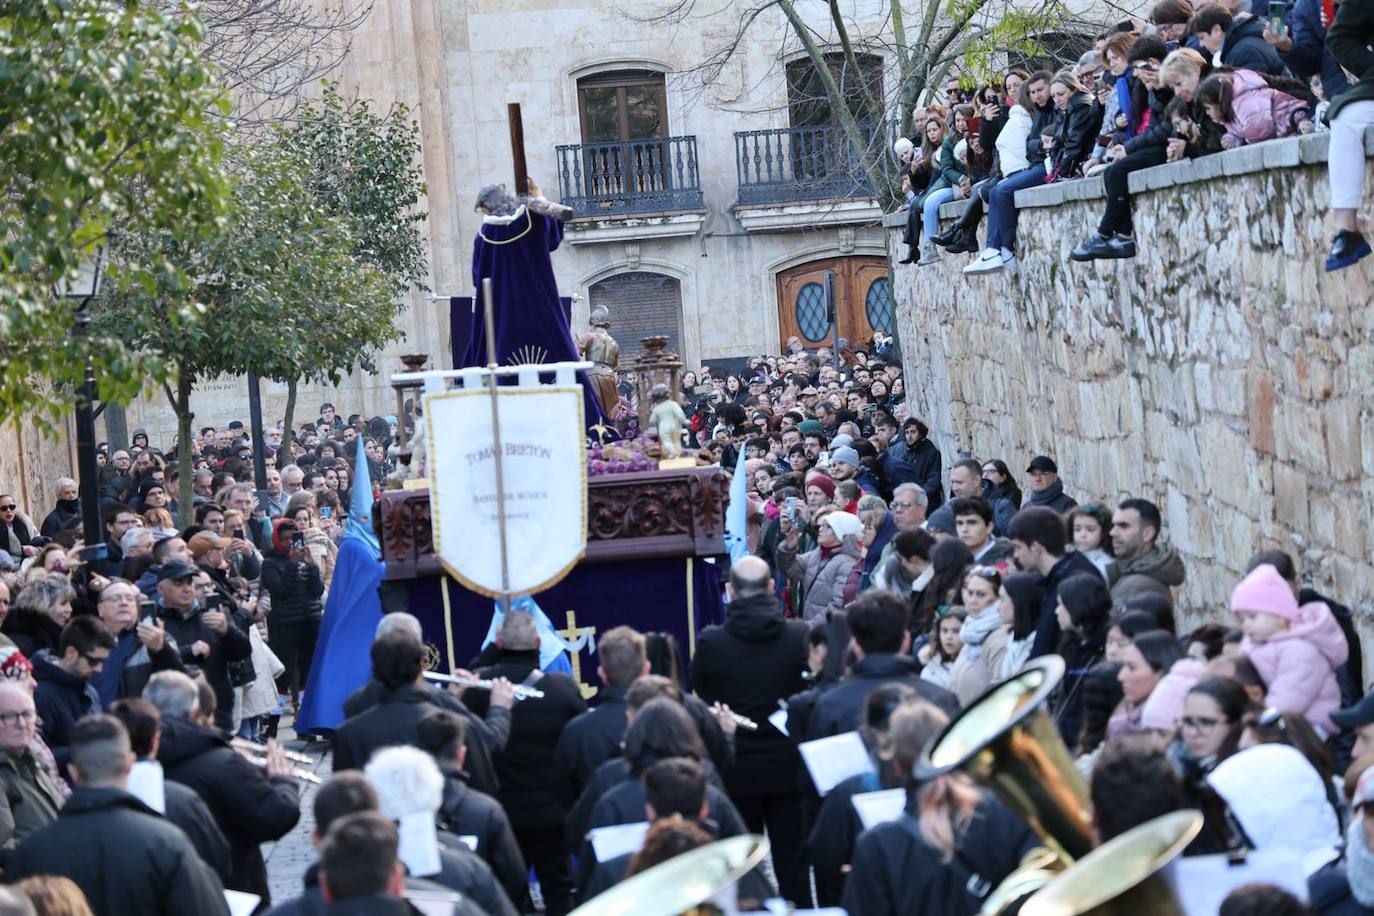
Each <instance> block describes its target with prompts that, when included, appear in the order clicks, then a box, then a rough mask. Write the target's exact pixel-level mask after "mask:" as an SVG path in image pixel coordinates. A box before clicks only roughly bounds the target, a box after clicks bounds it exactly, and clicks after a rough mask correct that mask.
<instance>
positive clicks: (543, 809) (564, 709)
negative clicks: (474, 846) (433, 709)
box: [463, 611, 587, 916]
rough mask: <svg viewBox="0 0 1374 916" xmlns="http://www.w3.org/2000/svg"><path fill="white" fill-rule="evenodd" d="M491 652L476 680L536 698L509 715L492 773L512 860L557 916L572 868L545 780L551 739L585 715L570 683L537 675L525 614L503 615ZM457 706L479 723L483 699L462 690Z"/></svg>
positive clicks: (568, 895) (557, 807)
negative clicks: (530, 869) (523, 687)
mask: <svg viewBox="0 0 1374 916" xmlns="http://www.w3.org/2000/svg"><path fill="white" fill-rule="evenodd" d="M495 645H496V649H497V652H496V656H495V664H493V665H490V666H488V667H484V668H479V669H478V672H477V673H478V676H479V677H484V678H498V677H504V678H506V679H507V680H509V681H510V682H511V683H514V684H521V683H524V684H529V685H533V686H535V687H537V689H539V690H541V691H543V693H544V695H543V696H542V697H535V698H530V699H526V700H521V701H520V702H519V703H517V704H516V705H515V707H514V708H513V709H512V710H511V732H510V741H509V742H508V743H507V745H506V747H505V749H504V750H502V751H500V752H499V753H497V754H496V773H497V776H498V777H499V778H500V780H501V794H500V796H499V797H500V799H501V805H502V807H504V808H505V809H506V813H507V814H508V815H510V821H511V826H512V827H514V828H515V838H516V839H517V840H518V841H519V842H520V852H521V853H522V854H523V855H524V857H525V861H526V862H528V863H530V865H532V866H534V871H535V874H536V875H538V877H539V886H540V888H541V889H542V890H543V893H544V907H545V911H546V912H547V913H548V914H549V916H562V914H564V913H566V912H568V910H570V909H571V908H572V888H573V884H572V866H571V864H570V863H569V862H568V854H567V852H566V851H565V850H564V849H563V824H564V819H565V814H564V811H563V806H562V805H561V804H559V801H558V798H557V796H556V795H555V794H554V788H553V779H552V778H551V775H552V772H553V761H554V753H555V751H556V750H557V747H558V736H559V734H560V733H561V732H562V731H563V728H564V726H566V725H567V724H568V722H570V721H572V719H573V718H575V717H576V716H578V715H580V714H582V713H583V712H586V710H587V704H586V702H584V701H583V699H582V692H581V690H579V689H578V686H577V682H576V681H574V680H573V679H572V678H571V677H569V676H568V675H566V674H563V673H561V672H543V671H541V670H540V668H539V631H538V630H536V629H535V624H534V617H532V616H531V615H530V614H529V613H528V612H526V611H511V612H510V613H509V614H507V615H506V619H505V620H503V621H502V622H501V628H500V630H499V631H498V633H497V636H496V643H495ZM463 702H465V703H467V704H468V707H469V708H471V709H472V711H473V712H475V713H477V714H479V715H480V714H482V713H483V712H484V711H485V709H486V705H487V702H488V695H487V691H485V690H469V691H467V693H466V694H464V696H463Z"/></svg>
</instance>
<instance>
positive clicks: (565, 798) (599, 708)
mask: <svg viewBox="0 0 1374 916" xmlns="http://www.w3.org/2000/svg"><path fill="white" fill-rule="evenodd" d="M694 664H695V662H694ZM628 689H629V688H628V687H624V686H621V685H619V684H608V685H606V686H604V687H602V688H601V691H600V692H599V693H598V694H597V699H598V700H600V702H599V703H598V704H597V705H596V706H594V707H593V708H591V709H589V710H587V711H586V712H584V713H582V715H580V716H578V717H577V718H575V719H573V720H572V721H571V722H569V723H568V724H567V725H565V726H564V727H563V733H562V734H561V735H559V736H558V748H557V749H556V750H555V751H554V763H553V772H554V780H555V783H554V792H555V793H556V795H557V796H558V801H559V803H560V804H562V805H563V807H565V808H570V807H572V805H573V803H574V802H575V801H577V798H578V796H579V795H581V794H582V790H583V789H584V788H585V787H586V785H587V781H588V780H589V779H591V778H592V774H593V773H595V772H596V768H597V767H599V766H601V764H603V763H605V762H606V761H607V760H610V759H611V758H612V757H619V756H620V742H621V741H623V740H624V739H625V728H626V724H627V719H626V715H625V712H626V709H627V707H626V705H625V692H626V691H627V690H628Z"/></svg>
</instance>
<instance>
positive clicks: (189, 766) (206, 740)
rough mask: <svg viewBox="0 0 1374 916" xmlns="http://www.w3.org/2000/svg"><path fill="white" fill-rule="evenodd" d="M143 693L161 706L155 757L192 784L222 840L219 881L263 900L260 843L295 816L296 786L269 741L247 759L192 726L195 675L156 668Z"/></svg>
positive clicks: (219, 737) (267, 897)
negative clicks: (261, 763)
mask: <svg viewBox="0 0 1374 916" xmlns="http://www.w3.org/2000/svg"><path fill="white" fill-rule="evenodd" d="M143 698H144V699H146V700H147V701H148V702H150V703H152V704H153V705H154V706H156V707H157V708H158V711H159V712H161V713H162V738H161V741H160V742H159V744H158V751H157V759H158V762H159V763H161V764H162V769H163V772H164V773H166V776H167V778H168V779H170V780H173V781H175V782H179V783H181V784H182V785H185V786H188V787H190V788H191V789H194V790H195V791H196V793H197V794H199V795H200V797H201V798H202V799H204V801H205V804H206V805H208V806H209V808H210V813H211V814H213V815H214V816H215V823H217V824H218V825H219V828H220V830H221V831H222V832H223V833H224V837H225V839H227V840H228V841H229V849H230V879H229V880H228V881H227V882H225V885H226V886H227V887H229V888H232V889H233V890H236V891H246V892H247V893H250V894H257V895H258V896H259V897H261V898H262V899H263V902H264V903H267V904H270V903H271V890H270V889H269V887H268V884H267V867H266V865H265V864H264V862H263V858H262V850H261V848H260V844H262V843H268V842H272V841H274V840H279V839H281V838H282V837H283V836H285V835H286V834H287V833H288V832H289V831H290V830H291V828H292V827H295V826H296V822H297V821H299V820H300V816H301V812H300V788H299V786H298V785H297V784H296V779H295V777H294V776H292V775H291V773H292V770H291V766H290V764H288V763H287V762H286V758H285V757H284V756H282V753H281V749H280V748H278V747H277V746H276V745H275V744H269V745H268V751H267V765H266V766H265V767H258V766H254V765H253V764H252V763H251V762H249V760H248V758H246V757H244V756H243V755H242V754H240V753H239V752H238V751H235V750H234V749H233V748H232V747H231V746H230V744H229V738H228V737H227V736H226V735H225V733H224V732H223V731H221V730H219V729H217V728H210V727H208V726H205V725H199V724H197V723H196V721H195V717H196V716H198V715H199V714H200V704H199V701H198V690H197V689H196V683H195V681H193V680H191V679H190V678H189V677H187V676H186V675H185V674H183V673H182V672H180V671H159V672H158V673H157V674H154V675H153V677H152V679H151V680H150V681H149V682H148V689H147V690H145V691H144V692H143Z"/></svg>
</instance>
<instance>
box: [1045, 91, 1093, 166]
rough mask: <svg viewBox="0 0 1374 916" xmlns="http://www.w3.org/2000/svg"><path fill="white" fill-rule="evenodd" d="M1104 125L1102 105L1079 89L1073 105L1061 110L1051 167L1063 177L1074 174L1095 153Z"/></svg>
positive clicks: (1070, 100) (1052, 151)
mask: <svg viewBox="0 0 1374 916" xmlns="http://www.w3.org/2000/svg"><path fill="white" fill-rule="evenodd" d="M1101 127H1102V109H1101V108H1099V107H1097V105H1096V104H1095V102H1094V100H1093V98H1092V96H1090V95H1088V94H1087V93H1086V92H1078V93H1075V94H1074V95H1073V96H1072V97H1071V98H1070V99H1069V107H1068V108H1067V109H1065V110H1064V111H1063V112H1061V117H1060V119H1059V126H1058V129H1057V130H1056V131H1055V135H1054V149H1053V150H1051V151H1050V152H1051V155H1050V170H1051V171H1053V172H1056V173H1057V174H1058V175H1059V177H1060V178H1072V177H1074V176H1075V175H1077V173H1078V170H1079V168H1080V167H1081V166H1082V165H1083V163H1084V162H1086V161H1087V159H1088V156H1090V155H1092V151H1093V147H1094V145H1095V143H1096V141H1097V134H1098V130H1099V129H1100V128H1101Z"/></svg>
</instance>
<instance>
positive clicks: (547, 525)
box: [424, 385, 587, 597]
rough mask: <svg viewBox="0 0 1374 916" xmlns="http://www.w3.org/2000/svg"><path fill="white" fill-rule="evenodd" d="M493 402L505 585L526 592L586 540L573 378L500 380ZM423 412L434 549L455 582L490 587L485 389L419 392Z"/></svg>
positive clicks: (571, 561) (562, 566)
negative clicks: (561, 383) (558, 381)
mask: <svg viewBox="0 0 1374 916" xmlns="http://www.w3.org/2000/svg"><path fill="white" fill-rule="evenodd" d="M497 404H498V405H499V408H498V409H499V411H500V420H501V453H502V454H501V473H502V476H503V482H504V484H505V486H504V489H505V509H506V557H507V565H508V568H509V586H510V593H511V594H512V595H525V594H530V593H532V592H537V591H540V590H541V589H545V588H548V587H549V586H551V585H553V584H554V583H556V582H558V581H559V580H560V579H562V578H563V577H564V576H566V575H567V574H568V573H569V572H571V571H572V568H573V566H574V565H576V563H577V561H578V560H580V559H581V558H582V553H583V551H584V549H585V548H586V545H587V452H586V445H585V435H586V430H585V428H584V426H583V424H584V422H585V421H584V419H583V410H582V388H581V386H580V385H573V386H571V387H557V386H551V385H550V386H544V385H540V386H534V387H502V388H500V389H499V391H498V395H497ZM424 412H425V420H426V423H427V427H428V432H427V436H428V443H427V449H428V457H427V461H428V468H429V504H430V511H431V513H432V516H433V526H434V550H435V553H437V554H438V555H439V559H440V560H441V561H442V562H443V564H444V566H445V567H446V568H447V569H448V571H449V572H450V573H451V574H452V575H453V577H454V578H455V579H457V580H458V581H459V582H461V583H462V584H463V585H464V586H466V587H467V588H469V589H472V590H473V591H475V592H479V593H480V594H484V595H489V596H491V597H496V596H499V595H500V594H501V590H502V589H501V538H500V534H499V523H498V520H497V506H498V500H497V491H496V462H495V461H494V458H495V454H496V448H495V444H494V438H493V436H492V428H491V420H492V417H491V393H490V392H488V391H487V390H486V389H478V388H464V389H459V390H454V391H447V392H441V393H434V394H427V395H425V398H424Z"/></svg>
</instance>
